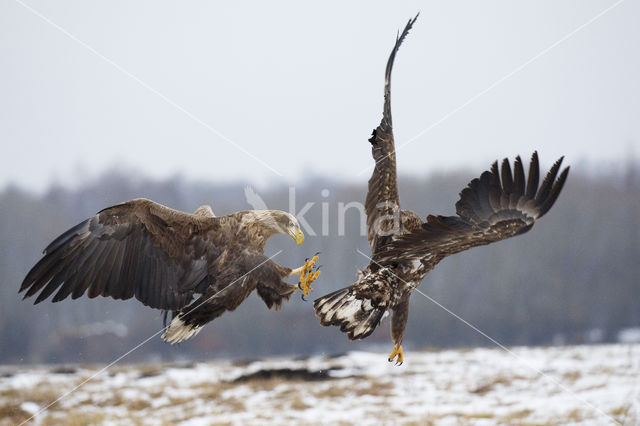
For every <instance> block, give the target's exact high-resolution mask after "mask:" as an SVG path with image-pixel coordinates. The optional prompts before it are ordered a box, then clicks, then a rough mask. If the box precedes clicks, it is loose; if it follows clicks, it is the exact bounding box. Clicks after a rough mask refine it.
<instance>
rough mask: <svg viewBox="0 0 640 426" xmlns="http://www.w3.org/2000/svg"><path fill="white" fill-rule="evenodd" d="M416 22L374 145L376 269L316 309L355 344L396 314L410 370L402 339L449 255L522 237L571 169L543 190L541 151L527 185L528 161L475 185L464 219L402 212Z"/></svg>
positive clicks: (461, 212)
mask: <svg viewBox="0 0 640 426" xmlns="http://www.w3.org/2000/svg"><path fill="white" fill-rule="evenodd" d="M414 22H415V19H413V20H410V21H409V23H408V24H407V26H406V27H405V29H404V31H403V32H402V34H401V35H400V36H399V37H398V38H397V39H396V44H395V46H394V48H393V50H392V52H391V55H390V57H389V60H388V62H387V68H386V72H385V90H384V97H385V101H384V110H383V116H382V121H381V123H380V125H379V126H378V127H377V128H376V129H374V131H373V135H372V137H371V138H370V139H369V142H370V143H371V150H372V155H373V159H374V161H375V168H374V171H373V174H372V176H371V179H369V188H368V192H367V198H366V201H365V211H366V214H367V225H368V234H367V236H368V240H369V243H370V245H371V262H370V263H369V265H367V267H366V268H365V269H364V270H362V271H360V272H359V273H358V279H357V281H356V282H355V283H354V284H353V285H351V286H350V287H347V288H344V289H341V290H338V291H336V292H334V293H331V294H328V295H326V296H324V297H321V298H319V299H317V300H316V301H315V302H314V306H315V310H316V314H317V315H318V316H319V317H320V321H321V323H322V324H323V325H335V326H339V327H340V330H341V331H343V332H346V333H348V336H349V338H350V339H362V338H365V337H367V336H368V335H370V334H371V333H372V332H373V330H374V329H375V328H376V327H377V325H378V324H379V322H380V320H381V318H382V317H383V315H384V313H385V312H387V311H388V310H389V311H391V312H392V313H393V316H392V320H391V337H392V339H393V341H394V343H395V345H396V346H395V348H394V351H393V352H392V354H391V357H390V360H391V359H392V358H394V357H395V356H398V361H399V362H400V363H402V347H401V344H402V340H403V337H404V330H405V327H406V323H407V318H408V315H409V297H410V295H411V293H412V291H413V290H414V289H415V288H416V287H417V286H418V285H419V284H420V282H421V281H422V279H423V278H424V277H425V275H426V274H427V273H429V272H430V271H431V270H432V269H433V268H434V267H435V266H436V265H437V264H438V262H440V261H441V260H442V259H443V258H445V257H446V256H449V255H452V254H455V253H458V252H460V251H463V250H467V249H469V248H472V247H476V246H479V245H485V244H489V243H492V242H496V241H500V240H503V239H505V238H509V237H512V236H515V235H518V234H522V233H524V232H526V231H528V230H529V229H531V227H532V226H533V223H534V222H535V220H537V219H538V218H540V217H541V216H543V215H544V214H545V213H546V212H547V211H548V210H549V209H550V208H551V206H552V205H553V203H554V201H555V200H556V198H557V197H558V195H559V193H560V191H561V189H562V186H563V184H564V182H565V180H566V178H567V175H568V171H569V169H568V168H566V169H565V170H564V171H563V172H562V173H561V174H560V176H559V177H558V179H557V180H556V177H557V176H558V170H559V168H560V164H561V162H562V159H560V160H558V161H557V162H556V163H555V164H554V165H553V167H552V168H551V170H550V171H549V173H548V174H547V176H546V178H545V179H544V181H543V182H542V184H541V185H540V187H538V182H539V164H538V156H537V154H536V153H535V152H534V154H533V156H532V157H531V163H530V166H529V176H528V179H527V180H526V181H525V175H524V168H523V164H522V161H521V160H520V157H517V158H516V160H515V162H514V168H513V173H512V170H511V166H510V164H509V162H508V161H507V160H506V159H505V160H504V161H503V162H502V166H501V170H498V163H497V162H496V163H494V164H493V166H492V168H491V170H490V171H486V172H484V173H483V174H482V175H481V176H480V178H478V179H474V180H472V181H471V182H470V183H469V185H468V187H467V188H465V189H463V190H462V192H461V193H460V200H459V201H458V202H457V203H456V212H457V214H458V215H457V216H432V215H429V216H427V221H426V222H423V221H422V220H421V219H420V217H419V216H418V215H417V214H416V213H414V212H412V211H410V210H401V209H400V200H399V197H398V184H397V173H396V158H395V147H394V141H393V127H392V120H391V70H392V68H393V62H394V59H395V56H396V53H397V51H398V48H399V47H400V44H401V43H402V41H403V40H404V38H405V37H406V35H407V34H408V32H409V30H410V29H411V26H412V25H413V23H414Z"/></svg>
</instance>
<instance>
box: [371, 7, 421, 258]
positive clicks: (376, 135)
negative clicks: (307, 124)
mask: <svg viewBox="0 0 640 426" xmlns="http://www.w3.org/2000/svg"><path fill="white" fill-rule="evenodd" d="M416 19H418V16H417V15H416V17H415V18H413V19H410V20H409V22H408V23H407V25H406V26H405V27H404V30H403V31H402V34H400V36H399V37H397V38H396V44H395V45H394V46H393V50H392V51H391V55H390V56H389V60H388V61H387V69H386V71H385V75H384V79H385V80H384V110H383V113H382V121H381V122H380V125H379V126H378V127H376V128H375V129H374V130H373V133H372V135H371V138H370V139H369V142H371V153H372V155H373V159H374V161H375V168H374V169H373V174H372V175H371V178H370V179H369V190H368V192H367V198H366V200H365V211H366V213H367V227H368V233H367V237H368V239H369V244H370V245H371V248H372V250H373V249H374V246H375V239H376V235H377V233H378V232H379V231H381V232H388V231H389V230H390V229H391V227H392V226H393V220H392V219H391V220H384V218H385V217H386V218H392V217H393V215H394V213H396V214H397V211H398V210H399V208H400V200H399V198H398V182H397V176H396V153H395V147H394V144H393V126H392V121H391V70H392V69H393V61H394V60H395V57H396V53H397V52H398V49H399V48H400V45H401V44H402V41H403V40H404V38H405V37H406V36H407V34H409V30H410V29H411V27H412V26H413V23H414V22H415V21H416ZM381 218H382V219H381Z"/></svg>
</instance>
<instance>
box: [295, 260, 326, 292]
mask: <svg viewBox="0 0 640 426" xmlns="http://www.w3.org/2000/svg"><path fill="white" fill-rule="evenodd" d="M317 261H318V255H315V256H313V257H312V258H311V260H306V261H305V262H304V265H302V266H301V267H299V268H296V269H294V270H293V271H291V275H294V274H297V275H300V280H299V281H298V288H299V289H300V290H302V297H303V298H304V296H308V295H309V292H310V291H311V290H313V288H311V283H312V282H314V281H315V280H316V279H317V278H318V275H320V270H319V268H316V269H314V267H313V265H314V263H316V262H317Z"/></svg>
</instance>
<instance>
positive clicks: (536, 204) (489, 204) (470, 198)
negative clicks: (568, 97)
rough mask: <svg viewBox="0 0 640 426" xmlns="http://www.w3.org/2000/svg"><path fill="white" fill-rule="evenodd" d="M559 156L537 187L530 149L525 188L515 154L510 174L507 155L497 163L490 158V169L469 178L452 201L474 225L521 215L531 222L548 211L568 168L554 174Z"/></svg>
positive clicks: (537, 171)
mask: <svg viewBox="0 0 640 426" xmlns="http://www.w3.org/2000/svg"><path fill="white" fill-rule="evenodd" d="M563 159H564V157H560V158H559V159H558V160H557V161H556V162H555V163H554V164H553V166H552V167H551V168H550V169H549V172H548V173H547V174H546V176H545V178H544V180H543V182H542V184H541V185H540V187H539V188H538V182H539V178H540V166H539V160H538V153H537V152H535V151H534V153H533V154H532V156H531V163H530V165H529V176H528V179H527V184H526V188H525V176H524V169H523V165H522V160H521V159H520V157H519V156H518V157H516V159H515V161H514V167H513V174H512V171H511V166H510V164H509V161H508V160H507V159H505V160H504V161H502V164H501V166H500V167H498V162H497V161H496V162H494V163H493V164H492V165H491V169H490V171H485V172H483V173H482V174H481V175H480V178H479V179H477V178H476V179H473V180H472V181H471V182H470V183H469V185H468V186H467V187H466V188H464V189H463V190H462V192H461V193H460V199H459V201H458V202H457V203H456V211H457V213H458V215H459V216H460V217H461V218H462V219H464V220H465V221H468V222H469V223H474V224H476V225H480V224H484V223H487V222H489V223H497V222H499V221H501V220H510V219H521V220H522V222H523V224H525V223H526V224H527V225H528V224H530V223H532V221H533V220H535V219H538V218H540V217H541V216H543V215H544V214H545V213H546V212H547V211H549V209H550V208H551V206H552V205H553V203H554V202H555V201H556V199H557V198H558V196H559V194H560V191H561V190H562V187H563V186H564V183H565V181H566V179H567V176H568V173H569V168H568V167H567V168H565V169H564V170H563V171H562V173H561V174H560V176H558V170H559V169H560V166H561V165H562V161H563ZM556 177H557V179H556ZM529 228H530V227H527V229H529ZM523 232H524V231H523Z"/></svg>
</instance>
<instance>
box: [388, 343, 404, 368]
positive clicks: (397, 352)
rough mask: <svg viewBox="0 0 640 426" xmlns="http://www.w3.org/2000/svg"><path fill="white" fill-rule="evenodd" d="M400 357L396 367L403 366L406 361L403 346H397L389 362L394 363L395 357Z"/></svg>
mask: <svg viewBox="0 0 640 426" xmlns="http://www.w3.org/2000/svg"><path fill="white" fill-rule="evenodd" d="M396 356H397V357H398V359H397V360H396V365H402V363H403V361H404V354H403V352H402V345H395V346H394V347H393V350H392V351H391V354H390V355H389V362H392V361H393V359H394V358H395V357H396Z"/></svg>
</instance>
